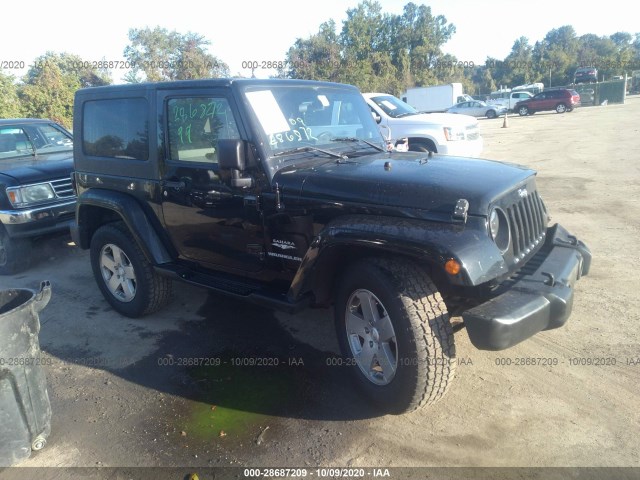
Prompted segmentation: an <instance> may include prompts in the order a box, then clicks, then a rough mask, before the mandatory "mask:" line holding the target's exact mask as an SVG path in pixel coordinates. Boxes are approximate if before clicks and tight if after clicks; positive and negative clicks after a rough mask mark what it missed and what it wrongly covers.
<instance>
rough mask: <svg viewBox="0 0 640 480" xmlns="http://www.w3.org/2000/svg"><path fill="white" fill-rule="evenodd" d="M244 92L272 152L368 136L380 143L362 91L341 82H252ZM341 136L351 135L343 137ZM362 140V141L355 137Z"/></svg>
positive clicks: (354, 141) (364, 142)
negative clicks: (302, 83) (335, 84)
mask: <svg viewBox="0 0 640 480" xmlns="http://www.w3.org/2000/svg"><path fill="white" fill-rule="evenodd" d="M244 95H245V97H246V99H247V101H248V103H249V105H250V106H251V108H252V109H253V113H254V114H255V117H256V119H257V122H258V124H259V125H260V127H261V129H262V132H263V134H264V137H265V140H266V142H265V143H267V144H268V145H269V146H270V147H271V150H273V152H274V153H275V154H277V153H282V152H286V151H289V150H292V151H293V150H297V151H301V150H300V147H305V146H314V147H322V148H331V147H336V146H341V147H343V148H344V146H345V145H347V144H348V145H349V147H350V148H351V149H353V148H354V146H356V145H360V144H361V145H362V146H363V147H365V148H372V147H371V145H368V144H367V142H373V143H374V144H376V145H380V146H381V147H382V146H384V139H383V138H382V136H381V134H380V132H379V130H378V127H377V125H376V123H375V122H374V120H373V118H372V116H371V113H370V110H369V107H368V106H367V104H366V103H365V101H364V99H363V98H362V95H360V93H359V92H358V91H356V90H353V89H345V88H340V87H324V86H322V87H319V86H307V85H283V86H251V87H247V88H246V89H245V91H244ZM345 139H349V140H351V141H350V142H348V143H347V142H345ZM358 140H362V142H357V141H358Z"/></svg>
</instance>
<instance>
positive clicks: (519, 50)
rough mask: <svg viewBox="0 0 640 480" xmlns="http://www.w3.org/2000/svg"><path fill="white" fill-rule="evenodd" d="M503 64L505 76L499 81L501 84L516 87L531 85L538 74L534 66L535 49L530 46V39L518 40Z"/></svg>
mask: <svg viewBox="0 0 640 480" xmlns="http://www.w3.org/2000/svg"><path fill="white" fill-rule="evenodd" d="M503 63H504V66H503V75H502V77H501V78H500V79H499V80H500V83H501V84H505V85H513V86H516V85H523V84H527V83H531V82H532V81H533V80H534V78H535V75H536V72H535V69H534V64H533V47H531V45H529V39H527V37H520V38H518V39H517V40H516V41H515V42H514V43H513V47H511V52H510V53H509V55H507V56H506V58H505V59H504V62H503Z"/></svg>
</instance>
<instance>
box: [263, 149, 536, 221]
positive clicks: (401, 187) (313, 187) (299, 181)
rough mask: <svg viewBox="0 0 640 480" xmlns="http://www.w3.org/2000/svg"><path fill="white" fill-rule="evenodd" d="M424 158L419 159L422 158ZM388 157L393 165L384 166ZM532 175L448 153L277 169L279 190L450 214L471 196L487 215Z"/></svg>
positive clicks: (477, 210) (473, 209)
mask: <svg viewBox="0 0 640 480" xmlns="http://www.w3.org/2000/svg"><path fill="white" fill-rule="evenodd" d="M421 160H422V162H423V163H420V162H421ZM386 162H390V164H391V168H390V169H385V163H386ZM532 175H535V172H534V171H533V170H530V169H528V168H525V167H520V166H517V165H511V164H505V163H501V162H496V161H492V160H478V159H472V158H464V157H453V156H447V155H434V156H433V157H432V158H430V159H427V157H426V156H425V155H424V154H420V153H414V152H408V153H398V152H395V153H390V154H388V153H384V152H380V153H379V154H375V155H370V156H367V157H361V158H354V159H352V160H349V161H348V162H346V163H337V162H336V161H328V162H326V161H321V160H318V161H317V162H316V163H305V164H302V165H300V166H290V167H285V168H283V169H282V170H280V171H278V172H277V173H276V175H275V176H274V178H273V182H274V184H275V182H278V184H279V185H280V186H281V187H282V189H283V193H284V195H285V196H286V195H287V194H294V195H299V196H301V197H302V198H308V199H313V200H320V201H326V202H337V203H343V202H344V203H357V204H366V205H380V206H392V207H400V208H402V207H404V208H412V209H420V210H428V211H431V212H438V213H445V214H451V213H452V212H453V209H454V206H455V204H456V202H457V201H458V200H459V199H461V198H465V199H467V200H468V201H469V214H471V215H486V214H487V212H488V209H489V206H490V205H491V204H492V203H493V202H494V201H495V200H497V199H498V198H500V197H501V196H503V195H505V194H506V193H508V192H510V191H512V190H513V189H514V188H516V187H517V186H519V185H522V184H523V183H525V182H526V180H527V179H528V178H529V177H531V176H532Z"/></svg>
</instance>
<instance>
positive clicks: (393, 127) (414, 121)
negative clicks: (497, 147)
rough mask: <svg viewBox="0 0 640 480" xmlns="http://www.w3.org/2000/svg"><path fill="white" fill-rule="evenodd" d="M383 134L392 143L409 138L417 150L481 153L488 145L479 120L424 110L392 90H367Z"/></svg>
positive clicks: (442, 152)
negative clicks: (424, 111)
mask: <svg viewBox="0 0 640 480" xmlns="http://www.w3.org/2000/svg"><path fill="white" fill-rule="evenodd" d="M363 96H364V99H365V100H366V102H367V104H368V105H369V108H370V109H371V113H372V115H373V117H374V118H375V119H376V122H378V125H379V126H380V131H381V132H382V135H383V136H384V137H385V138H387V140H388V141H389V142H390V143H391V144H392V145H397V144H398V143H399V142H400V143H401V142H402V139H404V138H406V139H407V140H408V144H409V145H408V148H409V150H411V151H417V152H434V153H441V154H444V155H459V156H465V157H479V156H480V154H481V153H482V148H483V146H484V144H483V142H484V141H483V139H482V136H481V135H480V127H479V125H478V120H477V119H476V118H474V117H470V116H468V115H454V114H452V113H420V112H418V111H417V110H416V109H415V108H413V107H412V106H411V105H408V104H406V103H405V102H403V101H402V100H400V99H399V98H396V97H394V96H393V95H389V94H388V93H364V94H363Z"/></svg>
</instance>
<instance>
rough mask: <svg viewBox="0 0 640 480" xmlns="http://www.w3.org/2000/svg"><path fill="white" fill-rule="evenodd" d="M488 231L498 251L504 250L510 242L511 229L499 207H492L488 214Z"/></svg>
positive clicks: (502, 251)
mask: <svg viewBox="0 0 640 480" xmlns="http://www.w3.org/2000/svg"><path fill="white" fill-rule="evenodd" d="M489 233H490V234H491V238H492V239H493V241H494V242H496V246H497V247H498V248H499V249H500V252H501V253H504V252H506V251H507V249H508V248H509V244H510V243H511V231H510V228H509V220H507V216H506V215H505V214H504V212H503V211H502V210H500V209H499V208H494V209H493V210H491V213H490V214H489Z"/></svg>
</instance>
